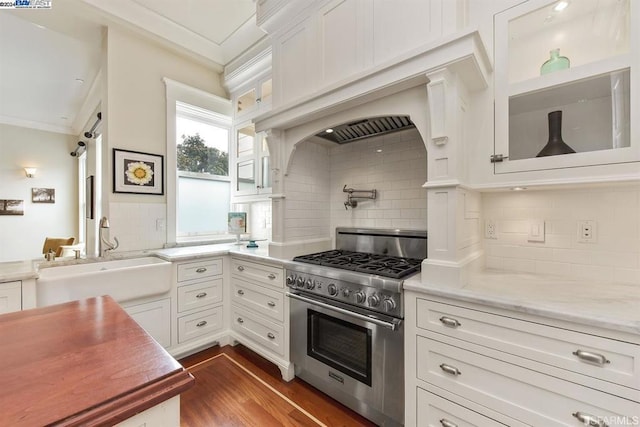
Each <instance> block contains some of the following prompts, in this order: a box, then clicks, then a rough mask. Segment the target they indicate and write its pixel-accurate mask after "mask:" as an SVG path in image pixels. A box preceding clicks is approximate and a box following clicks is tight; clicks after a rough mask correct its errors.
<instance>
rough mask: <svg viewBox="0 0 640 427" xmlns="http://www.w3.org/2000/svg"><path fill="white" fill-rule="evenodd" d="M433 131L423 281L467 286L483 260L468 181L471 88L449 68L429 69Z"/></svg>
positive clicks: (476, 209)
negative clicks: (467, 121) (477, 262)
mask: <svg viewBox="0 0 640 427" xmlns="http://www.w3.org/2000/svg"><path fill="white" fill-rule="evenodd" d="M427 77H428V78H429V83H428V84H427V93H428V102H429V124H430V126H429V128H430V136H429V138H428V140H427V142H426V144H427V182H426V183H425V184H424V185H423V187H424V188H426V189H427V230H428V232H429V240H428V248H427V254H428V258H427V259H426V260H424V261H423V263H422V282H423V283H425V284H429V285H436V286H464V284H465V282H466V274H467V273H468V272H469V269H470V268H471V267H472V266H474V265H473V261H475V260H479V259H480V256H481V255H482V252H481V251H480V235H479V220H480V196H479V194H478V193H477V192H475V191H471V190H469V189H468V188H467V187H465V186H464V181H465V180H466V168H465V164H464V158H465V157H464V153H463V150H464V144H465V138H464V131H465V114H466V109H467V90H466V87H465V86H464V84H463V83H462V82H461V81H460V79H459V78H458V77H457V76H456V75H455V74H454V73H452V72H451V71H450V70H449V69H446V68H443V69H439V70H436V71H434V72H431V73H428V74H427Z"/></svg>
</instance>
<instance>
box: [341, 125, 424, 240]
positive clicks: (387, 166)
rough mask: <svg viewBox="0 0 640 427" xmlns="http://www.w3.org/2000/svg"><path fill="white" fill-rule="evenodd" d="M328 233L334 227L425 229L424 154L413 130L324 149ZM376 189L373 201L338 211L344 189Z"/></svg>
mask: <svg viewBox="0 0 640 427" xmlns="http://www.w3.org/2000/svg"><path fill="white" fill-rule="evenodd" d="M378 150H381V151H380V152H378ZM329 160H330V180H331V181H330V182H331V187H330V192H331V224H330V227H331V230H332V232H333V230H335V228H336V227H355V226H358V227H376V228H404V229H407V228H413V229H423V230H424V229H426V228H427V191H426V190H425V189H423V188H422V185H423V184H424V183H425V182H426V181H427V151H426V149H425V146H424V142H423V141H422V138H421V137H420V134H419V133H418V131H417V130H415V129H411V130H406V131H401V132H396V133H392V134H389V135H382V136H378V137H375V138H369V139H366V140H362V141H355V142H352V143H349V144H345V145H341V146H340V145H336V146H335V147H334V148H331V149H330V151H329ZM345 185H346V186H347V188H354V189H356V190H372V189H375V190H377V198H376V199H375V200H358V206H357V207H356V208H354V209H351V208H349V209H348V210H347V209H345V207H344V202H345V201H346V200H347V194H346V193H344V192H343V191H342V189H343V187H344V186H345Z"/></svg>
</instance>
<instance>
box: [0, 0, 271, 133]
mask: <svg viewBox="0 0 640 427" xmlns="http://www.w3.org/2000/svg"><path fill="white" fill-rule="evenodd" d="M106 26H120V27H124V28H127V29H129V30H132V31H134V32H136V33H138V34H139V35H141V36H144V37H148V38H150V39H152V40H155V41H156V42H159V43H162V44H164V45H165V46H166V47H167V48H170V49H174V50H176V51H178V52H181V53H183V54H186V55H188V56H190V57H192V58H193V59H195V60H197V61H199V62H202V63H204V64H206V65H208V66H210V67H211V68H212V69H213V70H215V71H217V72H221V71H222V70H223V67H224V65H226V64H228V63H229V62H230V61H232V60H233V59H235V58H236V57H238V55H240V54H241V53H242V52H244V51H246V50H247V49H248V48H250V47H251V46H252V45H254V44H255V43H256V42H258V41H259V40H260V39H262V38H263V37H264V33H263V32H262V30H260V29H259V28H258V27H257V26H256V25H255V2H254V0H110V1H104V0H54V1H53V2H52V8H51V9H48V10H6V9H5V10H2V11H0V123H7V124H13V125H18V126H24V127H30V128H36V129H42V130H47V131H53V132H60V133H67V134H72V135H77V134H79V133H80V131H81V129H82V128H83V127H84V126H85V124H86V123H85V121H86V117H87V114H84V115H83V116H82V117H81V116H80V115H79V112H80V111H81V110H82V108H83V103H84V101H85V99H86V98H87V95H88V94H89V92H90V90H91V85H92V84H93V82H94V81H95V80H96V77H97V76H98V73H99V71H100V58H101V53H100V50H101V44H102V34H103V29H104V28H105V27H106ZM89 114H91V112H89Z"/></svg>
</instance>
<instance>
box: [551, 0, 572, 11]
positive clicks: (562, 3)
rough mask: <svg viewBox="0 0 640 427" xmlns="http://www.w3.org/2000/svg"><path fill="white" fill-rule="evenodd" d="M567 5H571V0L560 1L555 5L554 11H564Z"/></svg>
mask: <svg viewBox="0 0 640 427" xmlns="http://www.w3.org/2000/svg"><path fill="white" fill-rule="evenodd" d="M567 6H569V2H568V1H565V0H561V1H559V2H558V3H556V5H555V6H553V11H554V12H562V11H563V10H565V9H566V8H567Z"/></svg>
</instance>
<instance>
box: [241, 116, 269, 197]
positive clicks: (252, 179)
mask: <svg viewBox="0 0 640 427" xmlns="http://www.w3.org/2000/svg"><path fill="white" fill-rule="evenodd" d="M233 147H234V153H233V154H234V164H235V168H234V177H233V181H234V196H255V195H260V194H268V193H271V168H270V163H269V147H268V144H267V137H266V135H264V134H263V133H258V134H256V131H255V127H254V125H253V124H252V123H246V124H243V125H240V127H237V128H236V132H235V141H234V144H233Z"/></svg>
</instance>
